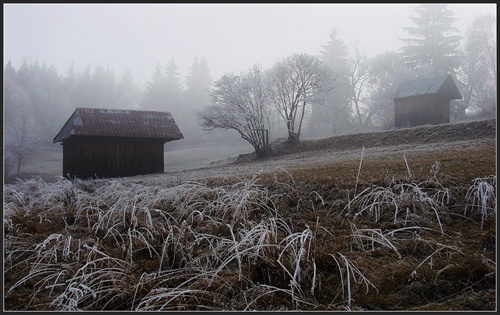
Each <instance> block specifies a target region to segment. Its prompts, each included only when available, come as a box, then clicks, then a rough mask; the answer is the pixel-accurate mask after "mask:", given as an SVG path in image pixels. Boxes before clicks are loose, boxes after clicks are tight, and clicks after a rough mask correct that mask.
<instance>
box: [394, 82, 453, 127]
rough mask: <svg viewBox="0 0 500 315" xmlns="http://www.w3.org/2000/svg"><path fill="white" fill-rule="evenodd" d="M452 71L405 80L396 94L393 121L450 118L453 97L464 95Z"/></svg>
mask: <svg viewBox="0 0 500 315" xmlns="http://www.w3.org/2000/svg"><path fill="white" fill-rule="evenodd" d="M461 98H462V95H460V91H459V90H458V88H457V85H456V84H455V81H454V80H453V78H452V77H451V75H449V74H445V75H439V76H434V77H426V78H418V79H414V80H409V81H405V82H403V83H402V84H401V85H400V86H399V88H398V89H397V90H396V92H395V93H394V95H393V99H394V125H395V126H396V127H413V126H419V125H425V124H431V125H438V124H445V123H449V122H450V101H451V100H456V99H461Z"/></svg>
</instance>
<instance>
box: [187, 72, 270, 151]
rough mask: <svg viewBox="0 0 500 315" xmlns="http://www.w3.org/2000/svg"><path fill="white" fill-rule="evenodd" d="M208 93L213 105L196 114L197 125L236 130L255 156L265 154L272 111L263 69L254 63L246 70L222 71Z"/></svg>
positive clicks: (206, 128) (206, 127) (267, 149)
mask: <svg viewBox="0 0 500 315" xmlns="http://www.w3.org/2000/svg"><path fill="white" fill-rule="evenodd" d="M210 95H211V98H212V104H211V105H209V106H207V107H205V108H204V109H203V110H202V111H200V112H198V113H197V114H198V123H199V124H200V126H201V127H202V128H203V129H205V130H207V131H211V130H214V129H224V130H228V129H233V130H236V131H237V132H239V134H240V135H241V137H242V138H243V139H245V140H246V141H248V142H249V143H250V144H251V145H252V146H253V147H254V149H255V153H256V154H257V156H258V157H264V156H266V155H268V154H269V153H270V145H269V139H270V132H271V120H270V116H271V111H270V106H269V103H268V96H267V91H266V86H265V82H264V76H263V72H262V69H261V68H260V67H259V66H257V65H255V66H253V67H252V68H250V70H249V71H248V72H246V73H241V74H239V75H235V74H225V75H223V76H222V77H221V78H220V79H219V80H218V81H216V82H215V83H214V88H213V90H212V92H211V94H210Z"/></svg>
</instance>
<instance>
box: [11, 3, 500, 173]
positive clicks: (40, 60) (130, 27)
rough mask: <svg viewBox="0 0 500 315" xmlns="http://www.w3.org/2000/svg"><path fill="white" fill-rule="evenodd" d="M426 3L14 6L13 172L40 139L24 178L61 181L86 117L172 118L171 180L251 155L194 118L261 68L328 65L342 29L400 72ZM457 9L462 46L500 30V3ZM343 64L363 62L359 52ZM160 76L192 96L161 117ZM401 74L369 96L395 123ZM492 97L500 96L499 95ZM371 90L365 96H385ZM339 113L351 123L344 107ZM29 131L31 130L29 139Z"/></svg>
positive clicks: (279, 132)
mask: <svg viewBox="0 0 500 315" xmlns="http://www.w3.org/2000/svg"><path fill="white" fill-rule="evenodd" d="M418 5H419V4H418V3H414V4H412V3H410V4H365V3H364V4H12V3H9V4H3V13H4V16H3V21H4V25H3V32H4V33H3V39H4V42H3V49H4V50H3V56H4V108H3V109H4V117H10V118H9V119H8V120H5V118H4V171H5V169H7V167H5V165H6V164H7V163H6V160H7V158H6V156H7V155H8V154H7V152H11V151H12V150H10V151H9V150H7V149H6V148H7V144H6V143H7V142H8V143H9V148H11V149H16V148H17V147H23V145H20V144H19V143H20V139H24V138H23V136H24V135H25V134H30V135H31V138H30V140H29V142H30V143H32V144H33V147H34V151H30V155H29V158H27V159H26V160H23V164H22V168H20V169H19V170H18V172H17V173H18V174H17V175H16V176H19V174H20V173H26V174H28V175H30V174H42V175H44V176H48V177H50V176H52V177H53V176H60V175H61V174H60V172H61V170H62V149H61V145H60V144H54V143H52V139H53V137H54V136H55V135H56V134H57V132H58V131H59V130H60V129H61V127H62V126H63V124H64V122H65V121H66V120H67V119H68V117H69V116H70V115H71V113H72V112H73V111H74V109H75V107H103V108H104V107H109V108H120V109H137V108H140V109H144V110H164V111H170V112H171V113H172V114H173V116H174V118H175V120H176V122H177V124H178V125H179V127H180V129H181V131H182V133H183V134H184V137H185V138H184V139H183V140H181V141H173V142H171V143H167V144H166V146H165V148H166V151H165V170H166V171H178V170H183V169H191V168H196V167H203V166H207V165H210V163H211V162H212V161H230V160H231V158H233V157H234V156H237V155H238V154H242V153H250V152H252V151H253V148H252V146H251V145H250V144H249V143H248V142H246V141H245V140H243V139H242V138H241V137H240V135H239V134H238V133H237V132H236V131H234V130H232V131H220V132H216V133H215V134H207V133H206V132H204V131H202V130H201V129H200V128H199V126H198V125H197V121H196V117H195V115H194V112H195V111H197V110H200V109H202V108H203V107H204V106H206V105H208V104H209V103H210V98H209V95H208V93H207V92H208V91H207V87H210V85H211V84H212V83H213V82H216V81H218V80H219V79H220V78H221V76H222V75H223V74H225V73H238V72H240V71H247V70H248V69H249V68H250V67H251V66H253V65H255V64H260V65H261V66H262V67H263V68H264V69H269V68H271V67H272V66H273V65H275V64H276V63H278V62H279V61H281V60H283V59H284V58H286V57H288V56H290V55H292V54H297V53H300V54H309V55H313V56H319V55H321V53H322V50H323V49H324V48H325V47H327V45H328V44H329V43H330V42H331V40H332V38H331V37H330V35H331V34H332V30H333V29H335V30H336V32H337V33H336V34H337V38H336V40H338V41H340V42H343V44H345V46H346V48H347V47H349V48H350V47H351V45H352V46H357V47H359V48H360V49H361V50H362V52H361V55H360V56H361V57H363V58H364V57H369V58H373V59H374V60H370V61H366V62H369V63H370V64H373V65H379V67H382V68H384V67H386V66H390V65H391V60H392V58H394V57H395V55H393V54H392V53H395V52H397V51H399V49H400V48H401V47H402V46H404V45H405V44H404V42H403V41H401V40H400V38H404V37H408V32H406V31H405V30H404V27H413V26H415V25H414V23H413V21H412V20H411V17H412V16H415V10H414V9H415V8H416V7H417V6H418ZM447 9H449V10H450V11H452V12H453V17H454V18H456V21H454V22H453V26H454V27H456V28H457V29H458V30H459V32H460V33H461V34H460V35H462V36H464V35H465V33H466V31H467V29H468V28H469V27H470V26H471V24H472V23H473V21H474V20H475V18H476V17H478V16H480V15H487V14H489V15H494V17H495V21H496V4H447ZM495 25H496V24H495ZM495 34H496V26H495ZM495 37H496V36H495ZM463 42H465V40H464V41H462V43H463ZM495 45H496V42H495ZM386 52H388V54H384V53H386ZM379 55H383V56H382V58H381V59H377V56H379ZM343 60H344V61H346V60H349V61H352V62H356V50H352V51H349V56H348V58H347V59H343ZM344 61H342V62H340V63H341V64H342V63H344ZM358 61H359V60H358ZM377 62H378V63H377ZM384 62H385V63H384ZM171 65H174V66H175V67H176V69H174V68H175V67H174V68H171V67H170V66H171ZM157 69H159V71H161V72H164V73H168V72H169V70H172V71H173V70H175V71H176V72H177V74H178V79H179V80H180V81H181V83H180V85H183V87H182V88H183V90H182V91H180V92H179V93H177V94H175V96H172V97H171V98H169V99H165V100H164V98H161V97H160V101H159V103H161V105H162V107H161V108H150V107H148V106H147V104H148V103H147V100H148V97H149V96H151V95H152V94H154V93H153V92H155V91H154V89H150V87H151V86H152V85H153V86H154V83H155V80H154V73H155V70H157ZM207 69H208V71H205V70H207ZM393 70H394V69H391V68H390V67H389V68H387V71H388V73H389V74H390V75H387V77H388V81H387V80H386V82H384V81H383V80H384V78H385V77H384V74H383V73H382V72H381V73H379V74H378V75H375V77H373V78H375V79H379V80H380V81H379V82H377V84H379V87H380V88H381V89H383V88H384V87H386V86H387V87H388V88H386V89H385V90H387V91H385V92H384V93H385V94H387V95H385V94H384V93H382V94H380V95H379V97H378V99H374V98H367V100H366V102H367V103H366V104H365V105H367V106H368V105H369V106H372V105H373V104H375V103H377V102H378V103H380V104H383V105H384V106H385V107H386V108H384V109H385V110H386V111H385V112H384V113H388V114H382V116H383V117H382V118H384V117H385V118H384V119H386V120H388V121H392V116H391V115H392V114H391V110H392V106H393V102H392V99H390V97H389V96H388V95H389V94H390V93H391V90H390V89H392V88H393V87H392V86H391V84H392V83H394V84H396V83H398V82H396V81H395V82H392V81H390V80H396V79H398V78H399V79H401V78H402V77H398V73H397V71H393ZM175 71H173V72H175ZM392 74H394V76H392ZM464 74H466V73H464ZM344 76H345V74H344ZM478 77H485V76H482V75H478ZM129 79H130V80H129ZM344 79H345V78H344ZM386 79H387V78H386ZM72 80H76V81H72ZM488 80H489V78H488ZM495 80H496V79H495ZM75 82H77V83H75ZM107 83H109V84H110V85H106V84H107ZM86 84H89V85H88V86H87V85H86ZM384 84H385V85H384ZM76 85H78V86H77V88H76V89H75V86H76ZM476 85H478V86H481V85H482V83H481V82H479V83H477V84H476ZM113 89H114V90H116V91H115V92H118V93H117V94H116V95H115V96H114V97H118V98H116V99H113V102H111V101H108V100H107V99H106V97H107V96H108V95H107V94H109V93H107V92H110V91H111V90H113ZM162 89H163V88H160V90H162ZM493 89H494V90H495V92H496V85H495V87H494V88H493ZM157 90H158V89H157ZM89 91H91V92H89ZM152 91H153V92H152ZM6 92H8V93H6ZM344 92H345V91H344ZM370 92H371V91H365V93H366V95H371V96H373V95H375V94H373V93H372V94H370ZM339 93H340V94H342V93H343V92H342V91H341V92H339ZM167 94H168V93H167ZM5 95H9V97H6V96H5ZM171 95H174V93H172V94H171ZM483 99H484V98H483ZM332 102H337V100H336V99H335V101H332ZM483 103H484V102H483ZM339 104H340V103H339ZM488 104H489V103H488ZM495 104H496V103H495ZM495 107H496V105H495ZM339 108H341V107H339ZM346 108H347V107H346ZM349 108H351V107H349ZM6 109H7V110H9V112H7V111H6ZM351 109H352V108H351ZM351 109H348V110H351ZM344 110H346V109H344ZM331 112H332V113H333V114H332V115H333V116H334V117H340V118H339V121H341V120H342V117H343V116H342V115H340V114H339V113H340V111H339V110H338V108H337V109H335V110H331ZM16 115H17V116H16ZM19 115H21V116H19ZM320 116H321V114H320ZM379 116H380V115H379ZM324 117H326V116H324ZM387 117H388V118H387ZM316 118H317V117H316ZM328 119H330V117H326V120H328ZM335 119H337V118H335ZM378 119H379V120H380V117H378ZM353 121H354V120H353ZM332 124H333V123H332ZM335 124H336V123H335ZM374 125H376V126H378V127H381V126H382V124H381V123H378V124H374ZM9 126H10V127H9ZM20 126H27V127H28V128H25V130H18V129H20ZM276 126H277V127H275V128H276V130H275V131H273V132H274V133H273V136H274V137H273V138H272V139H271V140H274V139H275V138H278V137H283V136H286V130H284V127H283V124H282V121H278V122H277V123H276ZM341 127H342V126H341ZM361 127H363V128H361ZM368 127H370V126H361V125H360V126H356V124H353V125H352V126H347V127H346V126H344V128H343V129H342V128H339V129H338V130H337V131H335V132H332V131H331V130H327V132H319V131H318V130H320V129H319V128H316V127H314V128H310V129H309V130H305V131H304V133H303V138H307V137H309V138H314V137H326V136H331V135H333V134H341V133H354V132H360V131H364V130H367V129H366V128H368ZM385 127H390V126H385ZM315 132H316V133H315ZM24 147H28V146H27V145H24ZM10 160H12V159H10ZM17 160H20V159H19V158H18V159H17ZM14 173H15V172H14ZM4 175H5V174H4Z"/></svg>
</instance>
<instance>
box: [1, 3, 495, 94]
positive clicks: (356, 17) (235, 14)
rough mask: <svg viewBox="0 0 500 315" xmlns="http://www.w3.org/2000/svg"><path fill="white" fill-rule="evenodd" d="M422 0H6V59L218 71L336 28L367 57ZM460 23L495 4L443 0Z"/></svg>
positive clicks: (143, 75)
mask: <svg viewBox="0 0 500 315" xmlns="http://www.w3.org/2000/svg"><path fill="white" fill-rule="evenodd" d="M416 5H418V4H411V3H410V4H365V3H363V4H4V5H3V9H4V34H3V35H4V64H5V62H6V61H8V60H11V61H12V64H13V66H14V67H18V66H19V65H20V64H21V63H22V61H23V59H24V58H26V59H27V60H28V62H30V61H34V60H38V61H39V62H41V63H43V62H45V63H47V64H48V65H54V66H55V67H56V68H57V69H58V70H59V71H61V72H64V71H65V69H66V68H67V67H68V66H69V65H70V64H71V63H72V62H73V63H74V65H75V67H76V68H77V69H81V68H84V67H85V66H86V65H87V64H90V65H91V66H95V65H97V64H98V63H100V64H102V65H103V66H104V67H105V68H106V67H107V66H109V67H110V68H112V69H114V71H115V74H116V75H117V76H119V75H121V74H122V73H123V71H125V69H129V70H130V71H131V73H132V74H133V76H134V79H135V81H137V83H138V84H144V83H145V82H146V81H147V80H149V78H150V77H151V74H152V72H153V70H154V67H155V65H156V64H157V63H158V62H160V63H162V64H166V63H167V62H168V61H170V60H171V59H173V60H174V61H175V62H176V63H177V65H178V67H179V72H180V75H181V76H185V75H187V74H188V72H189V67H190V66H191V64H192V61H193V58H195V57H204V58H205V59H206V61H207V64H208V67H209V69H210V72H211V75H212V77H213V78H214V80H217V79H218V78H219V77H220V76H221V75H222V74H223V73H225V72H239V71H240V70H247V69H248V68H249V67H250V66H251V65H253V64H256V63H260V64H261V65H262V66H263V67H264V68H268V67H270V66H272V65H273V64H274V63H275V62H277V61H279V60H280V59H282V58H284V57H286V56H287V55H289V54H292V53H296V52H298V53H310V54H313V55H316V54H318V51H319V50H320V49H321V46H322V45H325V44H326V43H327V42H328V40H329V37H328V36H329V33H330V31H331V29H332V28H336V29H337V31H338V34H339V37H340V38H342V39H343V40H344V42H345V43H346V44H350V43H353V42H355V41H359V44H360V46H361V47H363V48H364V49H365V50H366V52H367V53H368V54H369V55H370V56H374V55H376V54H379V53H383V52H384V51H386V50H392V51H396V50H398V49H399V48H400V47H401V46H402V44H403V43H402V42H401V41H400V40H399V39H398V37H405V36H407V34H405V32H404V30H403V27H404V26H412V22H411V21H410V19H409V17H410V16H411V15H413V14H414V11H413V9H412V8H414V7H415V6H416ZM448 8H449V9H450V10H452V11H453V12H454V16H455V17H456V18H457V19H458V20H457V21H456V22H455V23H454V26H455V27H457V28H458V29H460V30H461V31H462V32H464V31H465V29H466V27H467V26H468V25H470V23H471V22H472V20H473V18H474V17H475V16H477V15H479V14H488V13H492V14H496V4H449V5H448Z"/></svg>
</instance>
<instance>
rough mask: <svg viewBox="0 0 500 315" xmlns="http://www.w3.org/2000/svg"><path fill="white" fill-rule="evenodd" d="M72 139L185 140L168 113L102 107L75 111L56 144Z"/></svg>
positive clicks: (59, 134)
mask: <svg viewBox="0 0 500 315" xmlns="http://www.w3.org/2000/svg"><path fill="white" fill-rule="evenodd" d="M72 136H104V137H132V138H154V139H163V140H165V141H171V140H179V139H182V138H184V136H183V135H182V133H181V131H180V130H179V127H178V126H177V124H176V123H175V121H174V118H173V117H172V115H171V114H170V113H169V112H156V111H139V110H121V109H99V108H76V109H75V111H74V112H73V114H72V115H71V116H70V117H69V119H68V120H67V121H66V123H65V124H64V126H63V127H62V129H61V131H59V133H58V134H57V135H56V136H55V137H54V139H53V142H54V143H56V142H60V141H63V140H65V139H68V138H70V137H72Z"/></svg>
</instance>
